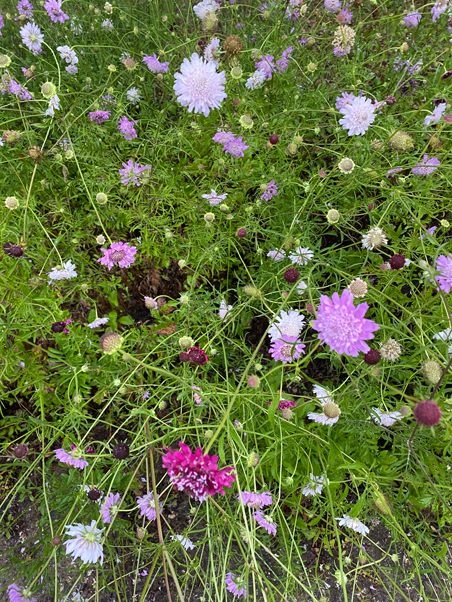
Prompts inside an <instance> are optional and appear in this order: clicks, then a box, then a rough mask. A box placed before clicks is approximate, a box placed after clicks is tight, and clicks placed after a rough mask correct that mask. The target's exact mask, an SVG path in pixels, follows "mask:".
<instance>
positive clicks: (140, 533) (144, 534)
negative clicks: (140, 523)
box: [136, 527, 146, 539]
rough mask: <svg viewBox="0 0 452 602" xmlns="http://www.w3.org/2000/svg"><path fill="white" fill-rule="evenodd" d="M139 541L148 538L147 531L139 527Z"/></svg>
mask: <svg viewBox="0 0 452 602" xmlns="http://www.w3.org/2000/svg"><path fill="white" fill-rule="evenodd" d="M136 533H137V539H144V538H145V537H146V530H145V529H142V528H141V527H137V531H136Z"/></svg>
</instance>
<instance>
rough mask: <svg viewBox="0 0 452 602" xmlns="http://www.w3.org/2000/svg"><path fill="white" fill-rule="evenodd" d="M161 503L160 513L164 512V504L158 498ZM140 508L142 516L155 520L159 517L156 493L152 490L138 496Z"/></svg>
mask: <svg viewBox="0 0 452 602" xmlns="http://www.w3.org/2000/svg"><path fill="white" fill-rule="evenodd" d="M158 503H159V513H161V512H162V508H163V506H162V504H161V502H160V501H159V500H158ZM137 504H138V508H139V509H140V516H145V517H146V518H147V519H148V520H155V519H156V518H157V510H156V509H155V508H156V504H155V499H154V494H153V493H151V492H150V491H148V492H147V494H146V495H143V496H142V497H138V498H137Z"/></svg>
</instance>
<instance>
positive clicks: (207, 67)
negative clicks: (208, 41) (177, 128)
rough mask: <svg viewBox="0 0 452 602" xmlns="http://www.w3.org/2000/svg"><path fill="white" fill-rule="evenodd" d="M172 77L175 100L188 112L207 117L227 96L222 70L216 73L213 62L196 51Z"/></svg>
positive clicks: (224, 76)
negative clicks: (206, 59)
mask: <svg viewBox="0 0 452 602" xmlns="http://www.w3.org/2000/svg"><path fill="white" fill-rule="evenodd" d="M195 8H196V7H195ZM174 79H175V84H174V86H173V88H174V92H175V93H176V97H177V100H178V101H179V102H180V104H181V105H182V106H183V107H188V112H189V113H191V112H192V111H193V112H194V113H203V114H204V116H205V117H207V116H208V115H209V113H210V111H211V109H218V108H219V107H220V106H221V103H222V101H223V100H224V99H225V98H227V94H226V93H225V91H224V83H225V81H226V75H225V73H224V71H221V73H217V71H216V66H215V64H214V63H212V62H209V61H205V60H204V59H203V58H201V57H199V56H198V55H197V54H196V52H194V53H193V54H192V55H191V57H190V59H184V60H183V63H182V65H181V66H180V73H176V74H175V75H174Z"/></svg>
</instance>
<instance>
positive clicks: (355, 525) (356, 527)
mask: <svg viewBox="0 0 452 602" xmlns="http://www.w3.org/2000/svg"><path fill="white" fill-rule="evenodd" d="M336 520H338V521H339V526H340V527H343V526H344V525H345V526H346V527H348V528H349V529H353V531H356V532H357V533H361V534H362V535H367V534H368V533H369V527H366V525H365V524H364V523H362V522H361V521H359V520H358V519H357V518H350V517H349V516H348V515H347V514H344V516H343V517H342V518H336Z"/></svg>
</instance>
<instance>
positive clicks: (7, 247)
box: [3, 242, 24, 257]
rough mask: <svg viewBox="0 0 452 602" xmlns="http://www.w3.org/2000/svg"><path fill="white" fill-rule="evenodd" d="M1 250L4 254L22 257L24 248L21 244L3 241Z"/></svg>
mask: <svg viewBox="0 0 452 602" xmlns="http://www.w3.org/2000/svg"><path fill="white" fill-rule="evenodd" d="M3 251H4V252H5V255H9V256H10V257H22V255H23V254H24V250H23V249H22V247H21V246H19V245H15V244H13V243H11V242H5V244H4V245H3Z"/></svg>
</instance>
